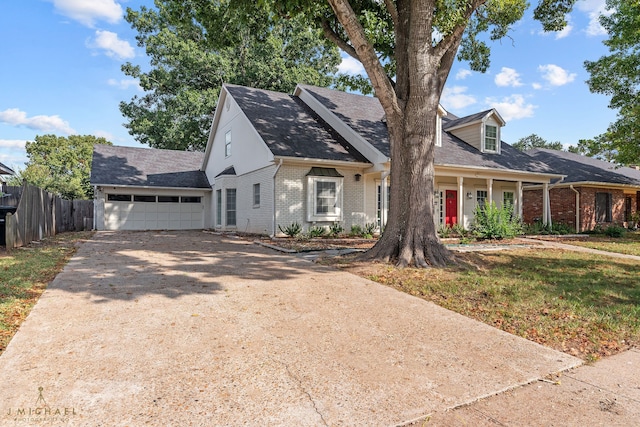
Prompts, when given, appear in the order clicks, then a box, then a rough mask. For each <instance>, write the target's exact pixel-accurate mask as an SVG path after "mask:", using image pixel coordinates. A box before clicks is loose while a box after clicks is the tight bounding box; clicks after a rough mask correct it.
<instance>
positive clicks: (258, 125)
mask: <svg viewBox="0 0 640 427" xmlns="http://www.w3.org/2000/svg"><path fill="white" fill-rule="evenodd" d="M225 88H226V89H227V90H228V91H229V93H230V94H231V96H233V99H234V100H235V101H236V102H237V103H238V105H239V106H240V108H241V109H242V111H243V112H244V114H245V115H246V116H247V118H248V119H249V120H250V121H251V124H252V125H253V127H254V128H255V129H256V131H257V132H258V134H259V135H260V137H261V138H262V139H263V140H264V142H265V143H266V144H267V146H268V147H269V149H270V150H271V152H272V153H273V155H274V156H286V157H301V158H314V159H323V160H340V161H346V162H364V163H368V160H367V159H366V158H365V157H364V156H363V155H362V154H360V153H359V152H358V151H357V150H356V149H355V148H353V147H352V146H351V145H350V144H349V143H348V142H347V141H346V140H345V139H344V138H342V136H340V135H339V134H338V133H337V132H336V131H335V130H333V129H332V128H331V127H330V126H329V125H327V124H326V123H325V122H324V121H323V120H322V119H321V118H320V117H319V116H318V115H317V114H315V113H314V112H313V110H312V109H311V108H309V107H308V106H307V105H306V104H304V103H303V102H302V101H301V100H300V99H298V98H297V97H295V96H292V95H287V94H284V93H280V92H273V91H268V90H262V89H254V88H248V87H244V86H237V85H229V84H225Z"/></svg>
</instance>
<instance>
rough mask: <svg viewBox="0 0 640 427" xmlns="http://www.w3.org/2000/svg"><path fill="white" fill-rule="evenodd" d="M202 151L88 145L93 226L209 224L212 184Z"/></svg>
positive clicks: (132, 227) (149, 227) (145, 227)
mask: <svg viewBox="0 0 640 427" xmlns="http://www.w3.org/2000/svg"><path fill="white" fill-rule="evenodd" d="M203 157H204V156H203V153H200V152H188V151H173V150H156V149H149V148H132V147H114V146H110V145H102V144H97V145H95V146H94V148H93V160H92V166H91V184H92V185H93V187H94V221H95V228H96V229H97V230H162V229H169V230H184V229H203V228H206V227H208V226H209V220H208V218H209V216H210V213H209V207H210V206H211V186H210V185H209V182H208V181H207V177H206V175H205V174H204V172H202V171H201V170H200V166H201V165H202V161H203Z"/></svg>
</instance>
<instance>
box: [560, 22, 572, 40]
mask: <svg viewBox="0 0 640 427" xmlns="http://www.w3.org/2000/svg"><path fill="white" fill-rule="evenodd" d="M571 31H573V25H571V23H570V22H568V23H567V26H566V27H564V28H563V29H562V30H560V31H556V40H560V39H563V38H565V37H567V36H568V35H569V34H571Z"/></svg>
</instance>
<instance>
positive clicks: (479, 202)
mask: <svg viewBox="0 0 640 427" xmlns="http://www.w3.org/2000/svg"><path fill="white" fill-rule="evenodd" d="M487 197H488V194H487V190H477V191H476V206H479V207H480V209H484V205H485V203H486V202H487Z"/></svg>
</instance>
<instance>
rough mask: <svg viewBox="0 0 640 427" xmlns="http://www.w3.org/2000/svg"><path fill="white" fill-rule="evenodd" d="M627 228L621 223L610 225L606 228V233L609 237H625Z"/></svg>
mask: <svg viewBox="0 0 640 427" xmlns="http://www.w3.org/2000/svg"><path fill="white" fill-rule="evenodd" d="M626 232H627V230H626V229H625V228H624V227H621V226H619V225H610V226H608V227H607V228H605V230H604V234H606V235H607V236H609V237H623V236H624V235H625V234H626Z"/></svg>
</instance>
